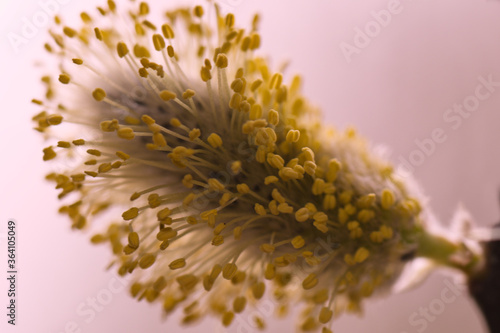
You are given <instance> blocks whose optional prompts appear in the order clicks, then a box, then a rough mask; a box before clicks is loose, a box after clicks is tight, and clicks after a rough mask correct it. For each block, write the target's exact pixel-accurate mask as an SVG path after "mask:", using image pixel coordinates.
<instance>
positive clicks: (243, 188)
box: [236, 183, 250, 194]
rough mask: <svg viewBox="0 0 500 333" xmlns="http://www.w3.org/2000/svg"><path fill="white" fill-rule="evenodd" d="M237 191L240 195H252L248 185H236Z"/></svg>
mask: <svg viewBox="0 0 500 333" xmlns="http://www.w3.org/2000/svg"><path fill="white" fill-rule="evenodd" d="M236 190H237V191H238V193H240V194H247V193H250V188H249V187H248V185H247V184H245V183H243V184H238V185H236Z"/></svg>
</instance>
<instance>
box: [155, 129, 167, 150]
mask: <svg viewBox="0 0 500 333" xmlns="http://www.w3.org/2000/svg"><path fill="white" fill-rule="evenodd" d="M153 143H154V144H155V145H157V146H158V147H166V146H167V140H165V137H164V136H163V134H161V133H158V132H157V133H154V134H153Z"/></svg>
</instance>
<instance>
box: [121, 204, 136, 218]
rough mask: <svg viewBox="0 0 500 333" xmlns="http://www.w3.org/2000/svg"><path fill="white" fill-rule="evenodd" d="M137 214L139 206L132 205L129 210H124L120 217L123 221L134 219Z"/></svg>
mask: <svg viewBox="0 0 500 333" xmlns="http://www.w3.org/2000/svg"><path fill="white" fill-rule="evenodd" d="M138 215H139V208H137V207H132V208H130V209H129V210H127V211H125V212H124V213H123V214H122V217H123V219H124V220H125V221H129V220H132V219H135V218H136V217H137V216H138Z"/></svg>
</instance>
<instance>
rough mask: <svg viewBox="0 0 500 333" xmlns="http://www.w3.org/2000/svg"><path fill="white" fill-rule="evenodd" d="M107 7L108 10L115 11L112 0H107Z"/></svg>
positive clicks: (114, 4)
mask: <svg viewBox="0 0 500 333" xmlns="http://www.w3.org/2000/svg"><path fill="white" fill-rule="evenodd" d="M108 8H109V10H110V11H112V12H114V11H116V3H115V2H114V1H113V0H108Z"/></svg>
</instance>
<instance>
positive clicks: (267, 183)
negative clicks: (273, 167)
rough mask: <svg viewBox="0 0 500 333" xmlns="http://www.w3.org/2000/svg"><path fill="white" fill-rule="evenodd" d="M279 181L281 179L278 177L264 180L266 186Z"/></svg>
mask: <svg viewBox="0 0 500 333" xmlns="http://www.w3.org/2000/svg"><path fill="white" fill-rule="evenodd" d="M278 181H279V179H278V177H276V176H267V177H266V178H264V184H266V185H269V184H274V183H276V182H278Z"/></svg>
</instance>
